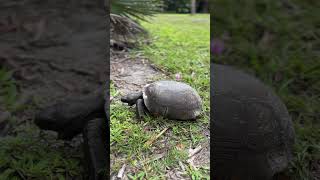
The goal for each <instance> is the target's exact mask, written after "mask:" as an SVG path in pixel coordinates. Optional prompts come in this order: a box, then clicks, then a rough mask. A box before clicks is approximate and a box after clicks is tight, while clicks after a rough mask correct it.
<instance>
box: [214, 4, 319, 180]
mask: <svg viewBox="0 0 320 180" xmlns="http://www.w3.org/2000/svg"><path fill="white" fill-rule="evenodd" d="M281 2H284V1H266V0H262V1H251V0H242V1H232V0H218V1H216V3H215V5H214V12H212V13H213V14H212V16H213V17H214V18H215V23H213V26H212V27H211V28H212V31H211V32H212V36H213V37H214V38H215V39H222V40H223V41H224V42H225V51H224V53H223V54H221V55H217V56H215V57H213V59H212V60H213V61H214V62H217V63H223V64H231V65H235V66H238V67H240V68H242V69H245V70H246V71H247V72H249V73H252V74H254V75H256V76H257V77H259V78H260V79H262V80H263V81H264V82H265V83H267V84H269V85H270V86H272V87H273V88H274V90H275V92H276V93H277V94H278V95H279V96H280V97H281V98H282V100H283V101H284V102H285V104H286V105H287V108H288V110H289V112H290V114H291V116H292V119H293V121H294V124H295V129H296V139H297V140H296V148H295V154H294V155H295V158H294V161H293V163H292V165H291V167H290V170H289V171H288V173H289V174H290V175H291V176H292V177H294V178H296V179H297V180H304V179H312V174H311V172H310V169H311V167H310V164H311V162H312V161H315V160H319V159H320V146H319V144H320V131H319V129H320V122H319V120H320V78H319V77H320V56H319V52H320V51H319V47H320V46H319V45H320V41H319V38H320V27H319V23H320V16H319V13H318V10H319V8H320V2H319V1H313V0H308V1H305V0H292V1H286V2H289V3H290V2H291V5H290V4H289V6H291V7H292V8H288V5H286V6H284V5H283V4H281Z"/></svg>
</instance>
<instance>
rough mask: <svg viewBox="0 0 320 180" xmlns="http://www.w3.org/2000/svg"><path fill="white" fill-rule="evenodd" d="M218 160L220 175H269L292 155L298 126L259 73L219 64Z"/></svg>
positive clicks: (216, 167) (216, 95) (215, 88)
mask: <svg viewBox="0 0 320 180" xmlns="http://www.w3.org/2000/svg"><path fill="white" fill-rule="evenodd" d="M212 67H213V71H211V73H212V74H211V78H212V79H213V83H212V84H211V89H212V90H213V91H214V92H211V93H213V96H211V97H212V99H211V101H213V102H214V106H215V108H213V109H212V111H213V115H212V117H213V120H211V123H212V124H213V125H212V127H213V128H214V129H213V131H214V132H213V134H214V136H213V147H214V148H213V153H214V156H213V162H214V166H213V167H212V168H213V169H214V170H215V174H216V175H217V176H220V177H221V176H228V175H230V174H237V175H239V176H240V177H242V178H243V179H246V178H251V179H252V178H253V177H254V178H255V179H262V178H263V179H268V178H271V177H272V176H273V175H274V174H275V173H278V172H281V171H283V170H284V168H286V167H287V166H288V164H289V162H290V161H291V158H292V149H293V144H294V129H293V125H292V121H291V118H290V116H289V113H288V111H287V109H286V107H285V105H284V104H283V103H282V101H281V100H280V98H279V97H278V96H276V95H275V94H274V93H273V91H272V90H271V89H270V88H269V87H267V86H265V85H264V84H263V83H262V82H260V81H259V80H258V79H256V78H254V77H253V76H250V75H248V74H245V73H243V72H242V71H239V70H236V69H234V68H232V67H230V66H224V65H217V64H213V65H212Z"/></svg>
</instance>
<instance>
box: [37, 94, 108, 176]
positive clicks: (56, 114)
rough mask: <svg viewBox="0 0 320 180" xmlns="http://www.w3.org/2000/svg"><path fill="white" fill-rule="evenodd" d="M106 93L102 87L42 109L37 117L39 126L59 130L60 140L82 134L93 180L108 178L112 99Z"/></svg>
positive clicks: (67, 139) (68, 139)
mask: <svg viewBox="0 0 320 180" xmlns="http://www.w3.org/2000/svg"><path fill="white" fill-rule="evenodd" d="M103 94H104V95H103ZM107 95H108V93H105V91H104V90H103V89H102V88H101V89H100V88H99V89H98V90H97V91H95V92H93V93H90V94H88V95H85V96H83V97H80V98H77V99H66V100H64V101H60V102H57V103H56V104H54V105H51V106H48V107H45V108H42V109H40V111H39V112H38V113H36V115H35V118H34V122H35V124H36V125H37V126H38V127H39V128H41V129H43V130H52V131H56V132H58V139H62V140H66V141H70V140H71V139H72V138H74V137H75V136H76V135H78V134H80V133H82V135H83V140H84V142H83V144H84V154H85V158H86V162H87V166H88V169H89V179H90V180H91V179H92V180H100V179H107V175H106V173H105V171H106V166H107V162H108V158H109V155H108V154H109V152H108V148H107V147H108V146H107V135H108V131H109V115H108V114H109V113H108V107H109V103H108V102H109V101H107V100H106V98H103V97H104V96H105V97H106V96H107Z"/></svg>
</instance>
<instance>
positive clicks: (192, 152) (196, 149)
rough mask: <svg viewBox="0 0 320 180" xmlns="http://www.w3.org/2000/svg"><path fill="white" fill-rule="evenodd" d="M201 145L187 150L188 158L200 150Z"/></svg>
mask: <svg viewBox="0 0 320 180" xmlns="http://www.w3.org/2000/svg"><path fill="white" fill-rule="evenodd" d="M202 148H203V147H202V146H201V145H199V146H198V147H196V148H195V149H191V150H189V156H188V157H189V158H191V157H192V156H194V155H195V154H197V153H198V152H200V151H201V149H202Z"/></svg>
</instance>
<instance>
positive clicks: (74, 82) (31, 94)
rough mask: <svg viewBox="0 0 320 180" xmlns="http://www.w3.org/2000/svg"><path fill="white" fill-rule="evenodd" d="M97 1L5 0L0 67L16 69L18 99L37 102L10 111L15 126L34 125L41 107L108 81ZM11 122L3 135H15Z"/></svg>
mask: <svg viewBox="0 0 320 180" xmlns="http://www.w3.org/2000/svg"><path fill="white" fill-rule="evenodd" d="M97 2H98V1H96V2H93V1H85V0H81V1H76V0H71V1H65V0H51V1H36V0H28V1H12V0H2V1H1V4H0V67H5V68H6V69H8V70H10V71H13V78H14V79H15V81H16V84H17V87H18V94H19V97H20V98H19V99H18V101H17V103H19V104H23V105H32V106H35V107H36V108H32V109H28V108H27V109H26V110H22V111H16V112H11V113H12V115H13V116H15V117H17V119H18V123H17V124H18V125H17V126H22V127H23V126H25V125H27V124H32V123H33V117H34V114H35V112H37V110H38V109H39V108H43V107H46V106H49V105H51V104H54V103H56V102H57V101H60V100H65V99H68V98H77V97H79V96H82V95H84V94H87V93H90V92H92V91H93V90H95V89H97V88H98V87H101V85H102V84H105V81H106V79H107V77H108V74H109V72H108V71H109V68H108V67H107V66H108V65H107V64H108V63H107V52H108V51H107V50H106V48H108V45H109V43H108V41H107V40H108V37H107V33H106V28H107V27H106V23H105V22H106V16H105V11H104V9H103V8H102V7H103V6H101V5H102V4H98V3H97ZM101 2H102V1H101ZM1 110H2V111H6V110H5V109H1ZM7 126H9V125H8V124H7ZM7 126H6V125H4V126H1V127H2V128H1V129H0V132H1V135H2V136H7V135H14V134H13V130H14V129H15V128H17V127H7ZM78 140H79V138H78ZM80 141H81V140H80ZM57 143H58V142H57ZM76 144H77V145H76V146H77V147H76V148H80V147H78V146H79V145H80V143H76Z"/></svg>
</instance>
